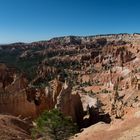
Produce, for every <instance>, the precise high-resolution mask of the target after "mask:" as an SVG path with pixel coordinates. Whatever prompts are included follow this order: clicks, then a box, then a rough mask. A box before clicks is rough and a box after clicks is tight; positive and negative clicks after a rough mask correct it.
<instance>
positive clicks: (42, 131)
mask: <svg viewBox="0 0 140 140" xmlns="http://www.w3.org/2000/svg"><path fill="white" fill-rule="evenodd" d="M35 122H36V127H34V128H33V129H32V137H33V139H36V138H39V137H42V138H44V139H46V140H47V139H52V140H64V139H67V138H68V137H70V136H72V135H74V134H75V133H76V132H78V129H77V125H76V124H74V123H73V122H72V120H71V118H70V117H64V115H63V114H62V113H61V112H60V111H58V110H57V109H53V110H51V111H45V112H44V113H43V114H42V115H41V116H40V117H39V118H38V119H37V120H36V121H35Z"/></svg>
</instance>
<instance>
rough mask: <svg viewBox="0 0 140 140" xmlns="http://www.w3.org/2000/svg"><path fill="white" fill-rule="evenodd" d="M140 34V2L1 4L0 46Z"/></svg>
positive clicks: (21, 0)
mask: <svg viewBox="0 0 140 140" xmlns="http://www.w3.org/2000/svg"><path fill="white" fill-rule="evenodd" d="M112 33H140V0H0V43H1V44H3V43H13V42H32V41H39V40H48V39H50V38H53V37H59V36H65V35H79V36H86V35H96V34H112Z"/></svg>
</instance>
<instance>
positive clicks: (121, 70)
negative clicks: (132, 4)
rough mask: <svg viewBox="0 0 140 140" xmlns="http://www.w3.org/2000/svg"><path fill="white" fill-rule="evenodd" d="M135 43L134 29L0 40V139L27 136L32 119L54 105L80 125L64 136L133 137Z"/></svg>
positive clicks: (138, 51)
mask: <svg viewBox="0 0 140 140" xmlns="http://www.w3.org/2000/svg"><path fill="white" fill-rule="evenodd" d="M139 46H140V34H138V33H134V34H126V33H125V34H108V35H96V36H87V37H84V36H83V37H82V36H65V37H57V38H53V39H50V40H48V41H39V42H32V43H20V42H19V43H13V44H5V45H0V122H2V123H1V125H2V128H3V129H0V134H1V136H0V139H3V140H11V139H15V140H25V139H26V140H29V139H32V138H31V134H30V130H29V129H30V128H31V127H33V121H34V120H35V119H36V118H38V117H39V116H40V115H41V114H42V113H43V112H44V111H45V110H48V111H49V110H52V109H54V108H56V109H58V110H59V111H61V112H62V113H63V114H64V115H65V116H70V117H71V118H72V121H73V122H75V123H76V124H77V125H78V127H79V130H80V132H79V133H78V134H75V135H74V136H72V137H70V138H65V139H69V140H86V139H89V140H92V139H94V140H102V139H104V140H129V139H130V140H131V139H134V140H138V139H139V138H140V137H139V132H140V125H139V121H140V113H139V111H140V48H139ZM8 130H9V131H8ZM3 131H4V132H3ZM6 134H8V136H6ZM46 135H47V134H46ZM36 139H38V140H43V137H42V136H40V137H39V138H36Z"/></svg>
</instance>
